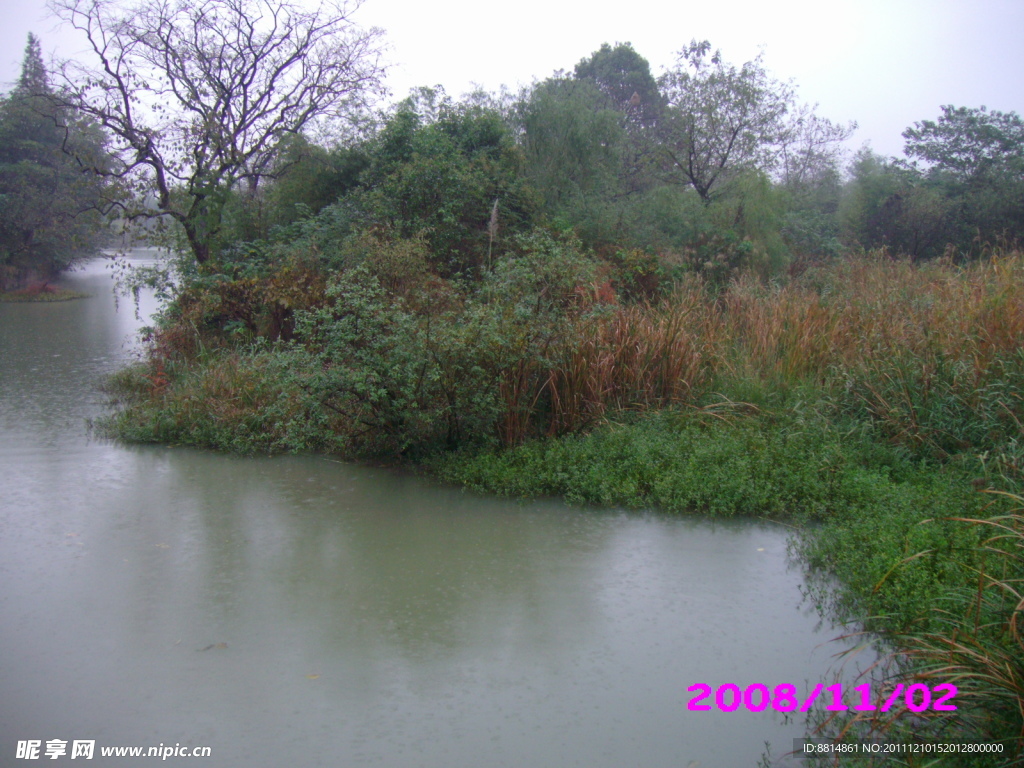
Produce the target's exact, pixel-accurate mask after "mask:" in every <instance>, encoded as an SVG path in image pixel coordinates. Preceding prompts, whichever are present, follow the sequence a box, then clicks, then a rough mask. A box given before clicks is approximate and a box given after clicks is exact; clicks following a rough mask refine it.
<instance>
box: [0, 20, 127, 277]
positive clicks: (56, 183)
mask: <svg viewBox="0 0 1024 768" xmlns="http://www.w3.org/2000/svg"><path fill="white" fill-rule="evenodd" d="M57 102H58V94H57V93H56V92H55V91H54V90H53V89H52V88H51V87H50V84H49V76H48V73H47V71H46V68H45V66H44V64H43V60H42V54H41V51H40V45H39V40H38V39H37V38H36V37H35V36H33V35H31V34H30V35H29V38H28V44H27V46H26V49H25V59H24V61H23V63H22V71H21V77H20V79H19V80H18V83H17V85H16V86H15V88H14V89H13V90H12V91H11V93H9V94H8V95H7V96H6V97H5V98H4V99H3V100H2V101H0V289H2V288H4V287H5V286H7V287H8V288H15V287H18V286H19V285H24V284H27V283H29V282H32V281H35V282H40V283H44V282H45V281H47V280H49V279H51V278H52V277H53V276H54V275H55V274H56V273H57V272H59V271H61V270H63V269H66V268H67V267H69V266H70V265H71V264H72V263H73V262H74V261H75V260H76V259H78V258H81V257H82V256H83V255H85V254H88V253H90V252H91V251H92V250H93V249H94V248H95V247H96V246H97V244H98V243H99V242H100V239H101V228H102V226H103V224H104V221H103V219H102V217H101V216H100V214H99V209H100V208H101V207H102V203H103V200H104V197H105V196H106V194H107V192H108V189H107V185H106V184H104V183H103V182H102V181H101V180H99V179H97V178H95V177H91V176H88V175H85V174H83V173H81V170H80V168H79V167H78V165H77V164H76V163H75V161H74V160H73V158H72V156H71V155H72V153H73V154H78V155H85V154H89V155H90V156H91V157H92V158H93V161H94V162H103V158H104V139H103V136H102V134H101V133H100V132H99V131H98V130H97V129H96V127H95V126H94V125H92V124H90V123H89V122H88V121H87V120H84V119H83V118H82V117H81V115H79V114H77V113H76V112H75V111H73V110H71V109H68V108H64V107H61V106H59V104H58V103H57Z"/></svg>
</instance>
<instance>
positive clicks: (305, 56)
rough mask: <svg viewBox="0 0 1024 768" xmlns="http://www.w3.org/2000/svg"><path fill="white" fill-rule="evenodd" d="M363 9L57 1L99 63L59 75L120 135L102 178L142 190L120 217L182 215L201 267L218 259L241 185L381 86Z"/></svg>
mask: <svg viewBox="0 0 1024 768" xmlns="http://www.w3.org/2000/svg"><path fill="white" fill-rule="evenodd" d="M358 5H359V0H355V1H354V2H351V3H349V2H346V0H338V2H332V3H330V4H322V5H320V6H318V7H316V8H315V9H313V10H305V9H304V8H302V7H299V6H298V5H293V4H290V3H288V2H276V1H275V0H141V2H140V3H138V4H136V5H132V6H125V5H118V4H115V3H114V2H111V1H110V0H51V9H52V10H53V11H54V12H55V13H56V14H57V16H59V17H60V18H61V19H62V20H64V21H65V22H67V23H69V24H70V25H71V26H73V27H74V28H76V29H78V30H81V31H82V32H83V33H84V34H85V36H86V37H87V39H88V41H89V44H90V46H91V48H92V52H93V53H94V54H95V57H96V59H97V60H98V63H96V64H95V65H93V66H87V65H83V64H80V63H77V62H65V63H64V64H63V66H62V68H61V73H62V75H63V79H64V81H65V92H66V93H68V94H69V97H68V98H69V101H70V102H71V106H74V107H75V108H76V109H78V110H80V111H81V112H82V113H83V114H85V115H88V116H90V117H92V118H93V119H94V120H96V122H98V123H99V124H100V125H101V126H103V128H104V129H106V131H107V132H108V133H109V135H110V136H111V137H112V142H111V144H112V146H111V149H112V150H113V152H114V154H115V157H116V158H117V160H118V162H117V163H116V164H115V165H114V166H113V167H110V166H109V165H108V166H107V167H105V168H103V167H97V168H95V170H96V172H97V173H101V174H106V175H114V176H117V177H119V178H121V179H124V180H126V181H127V182H129V183H130V184H131V185H132V186H133V189H134V192H135V195H134V200H135V201H136V203H135V204H134V205H129V204H127V203H124V202H122V203H121V205H122V207H123V208H124V212H123V215H125V216H126V217H128V218H134V219H139V218H146V217H155V216H165V217H170V218H172V219H174V220H176V221H177V222H179V223H180V224H181V226H182V229H183V230H184V233H185V236H186V237H187V239H188V242H189V245H190V247H191V249H192V252H193V253H194V255H195V259H196V261H197V262H198V263H203V262H206V261H207V260H209V259H210V257H211V256H212V255H213V254H214V253H215V252H216V245H217V240H218V233H219V231H220V227H221V220H222V214H223V209H224V205H225V203H226V201H227V196H228V194H229V192H230V191H231V189H232V188H233V187H234V186H235V185H236V184H237V183H238V182H239V181H241V180H248V181H249V183H250V184H255V182H256V180H257V179H258V178H259V176H260V175H263V174H265V173H268V172H269V170H270V168H271V167H272V165H273V163H274V160H275V158H276V156H277V153H278V150H279V147H280V144H281V140H282V139H283V138H284V137H285V136H286V135H288V134H292V133H297V132H299V131H301V130H303V129H304V128H309V127H311V126H312V124H313V123H314V122H315V121H318V120H320V119H322V118H326V117H330V116H342V115H345V114H348V113H351V112H352V111H353V109H354V108H355V107H357V106H358V105H360V104H361V103H362V102H363V100H364V99H366V98H367V97H368V96H369V95H371V94H374V93H377V92H379V91H380V89H381V78H382V75H383V68H382V66H381V64H380V60H379V58H380V38H381V35H382V33H381V32H380V30H376V29H370V30H363V29H361V28H359V27H358V26H356V25H355V24H354V22H353V21H352V19H351V17H352V14H353V12H354V11H355V10H356V9H357V8H358ZM143 195H148V197H149V200H150V201H151V202H150V204H149V205H148V206H146V205H141V204H139V201H141V200H142V198H143ZM153 200H155V208H154V206H153V204H152V201H153Z"/></svg>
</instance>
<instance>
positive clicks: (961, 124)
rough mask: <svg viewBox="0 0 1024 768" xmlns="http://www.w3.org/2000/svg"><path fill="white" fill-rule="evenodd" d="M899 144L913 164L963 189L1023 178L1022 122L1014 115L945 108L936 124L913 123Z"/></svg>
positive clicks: (950, 106) (1023, 135)
mask: <svg viewBox="0 0 1024 768" xmlns="http://www.w3.org/2000/svg"><path fill="white" fill-rule="evenodd" d="M903 138H904V139H906V144H904V148H903V153H904V154H905V155H906V156H907V157H908V158H910V160H911V162H912V163H916V162H917V161H922V162H923V163H924V164H925V165H926V166H927V169H928V171H930V172H931V173H932V174H933V175H936V176H939V175H948V176H949V177H951V178H952V179H954V180H956V181H957V182H959V183H962V184H987V183H990V182H992V181H997V180H1001V179H1003V178H1007V177H1008V178H1009V179H1010V180H1013V181H1019V180H1020V178H1021V176H1022V174H1024V120H1021V118H1020V116H1019V115H1018V114H1017V113H1016V112H1005V113H1004V112H997V111H995V110H992V111H991V112H989V111H988V110H987V109H986V108H985V107H981V108H980V109H969V108H967V107H959V108H956V107H953V106H952V105H947V106H944V107H942V115H941V116H940V117H939V119H938V120H937V121H932V120H922V121H921V122H919V123H914V125H913V127H911V128H907V130H905V131H904V132H903Z"/></svg>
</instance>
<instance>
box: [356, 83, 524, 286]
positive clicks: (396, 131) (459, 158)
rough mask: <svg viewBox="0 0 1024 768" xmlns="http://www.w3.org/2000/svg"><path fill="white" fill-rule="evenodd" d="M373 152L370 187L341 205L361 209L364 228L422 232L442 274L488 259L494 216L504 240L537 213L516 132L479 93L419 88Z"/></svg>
mask: <svg viewBox="0 0 1024 768" xmlns="http://www.w3.org/2000/svg"><path fill="white" fill-rule="evenodd" d="M370 156H371V165H370V167H369V168H368V169H367V171H366V173H365V174H364V177H363V183H364V184H365V189H364V190H362V191H361V193H355V194H353V195H350V196H348V197H347V198H346V199H345V200H343V201H342V203H343V204H345V205H351V206H352V207H354V208H355V209H358V210H360V211H361V218H362V219H363V220H362V222H361V223H362V225H363V226H364V227H375V226H383V227H384V228H385V229H387V230H389V231H390V232H391V233H392V234H393V235H396V236H398V237H400V238H415V237H420V236H422V237H423V238H424V241H425V242H426V243H427V245H428V247H429V250H430V253H431V258H432V260H433V262H434V266H435V268H436V269H438V270H439V271H440V272H441V273H442V274H445V275H453V274H458V273H466V274H469V273H472V272H474V271H476V270H479V269H480V268H481V267H483V266H484V265H485V263H486V262H485V256H486V254H487V253H488V252H489V250H491V248H490V246H491V245H492V244H493V236H494V232H493V227H492V226H491V223H492V222H493V221H494V220H495V219H496V220H497V222H500V228H501V230H502V232H503V233H504V236H503V238H502V239H503V240H504V239H507V236H508V235H510V234H512V233H513V232H516V231H519V230H525V229H526V228H528V226H529V224H530V222H531V221H532V219H533V216H534V209H535V202H534V199H533V197H534V196H533V194H532V192H531V190H529V189H528V188H527V187H526V184H525V180H524V178H523V173H522V166H523V157H522V152H521V151H520V150H519V148H518V147H517V146H516V144H515V137H514V136H513V133H512V130H511V128H510V127H509V125H508V124H507V123H506V122H505V120H504V118H503V117H502V115H501V114H500V113H499V112H497V111H496V110H495V109H493V108H492V107H490V106H486V105H484V106H481V105H480V104H478V103H476V100H475V99H471V100H469V101H462V102H455V101H453V100H451V99H450V98H448V97H447V96H446V95H445V94H444V92H443V91H442V90H433V89H429V88H426V89H420V90H419V91H417V92H416V93H415V94H413V95H412V96H410V97H409V98H408V99H406V100H405V101H403V102H402V103H401V104H399V105H398V107H397V109H396V110H395V112H394V114H392V115H391V116H389V118H388V120H387V122H386V124H385V125H384V127H383V129H382V130H381V131H380V133H379V134H378V135H377V136H376V137H375V139H374V141H373V142H372V144H371V150H370ZM495 201H498V208H497V213H495ZM497 222H495V225H494V226H498V224H497Z"/></svg>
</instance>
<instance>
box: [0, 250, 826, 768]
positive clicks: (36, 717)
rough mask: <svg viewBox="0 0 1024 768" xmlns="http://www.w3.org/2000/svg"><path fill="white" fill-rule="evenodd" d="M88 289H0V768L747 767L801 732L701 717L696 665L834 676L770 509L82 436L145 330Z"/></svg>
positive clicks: (761, 677)
mask: <svg viewBox="0 0 1024 768" xmlns="http://www.w3.org/2000/svg"><path fill="white" fill-rule="evenodd" d="M69 281H70V282H71V283H73V287H74V288H75V289H77V290H85V291H87V292H89V293H91V294H92V298H90V299H88V300H83V301H76V302H67V303H62V304H47V305H41V304H38V305H33V304H18V305H0V436H2V440H0V468H2V469H0V585H2V586H0V601H2V602H0V605H2V608H3V617H4V618H3V622H2V625H0V659H2V661H0V764H9V763H10V762H11V761H12V758H13V756H14V752H15V747H16V743H17V741H18V740H24V739H41V740H44V741H45V740H47V739H65V740H71V739H96V741H97V744H98V745H99V746H103V745H106V746H110V745H157V744H161V743H163V744H175V743H181V744H182V745H186V744H187V745H201V746H210V747H212V749H213V758H212V759H211V760H205V761H204V765H211V766H221V765H223V766H250V765H282V764H284V765H288V764H295V765H302V766H315V765H325V766H339V765H353V766H355V765H359V766H362V765H384V766H406V765H408V766H438V767H439V768H441V767H444V768H452V767H453V766H474V767H476V766H525V765H535V766H570V765H580V766H588V768H589V767H598V766H615V767H616V768H617V767H619V766H626V765H642V766H683V767H685V766H687V765H688V764H690V763H691V761H696V763H695V764H696V765H700V766H746V765H754V764H756V762H757V759H758V757H759V756H760V754H761V752H762V750H763V747H764V742H765V741H766V740H770V741H772V743H773V753H775V754H779V753H783V752H786V751H788V749H789V748H790V746H791V741H790V740H791V739H792V738H793V737H794V736H798V735H801V724H800V723H798V722H794V723H784V722H783V721H782V718H781V716H779V715H776V714H773V713H771V712H765V713H761V714H752V713H745V712H735V713H720V712H689V711H687V709H686V702H687V701H688V699H689V694H687V692H686V688H687V687H688V686H690V685H692V684H694V683H698V682H704V683H709V684H711V685H719V684H723V683H737V684H739V685H741V686H745V685H748V684H751V683H757V682H761V683H765V684H768V685H776V684H780V683H795V684H797V685H798V686H799V687H800V688H801V689H803V688H804V687H805V686H806V684H807V682H808V681H811V682H814V681H816V680H817V679H818V677H819V675H820V674H821V672H822V671H823V670H824V669H825V668H826V667H827V666H828V661H829V654H830V653H832V652H833V651H834V649H833V648H831V647H824V648H821V647H818V646H819V645H820V644H821V643H822V642H824V641H825V640H827V639H828V638H829V637H830V636H831V634H830V633H829V632H827V631H825V632H817V631H816V628H815V624H816V618H815V617H814V616H813V615H811V614H809V613H808V611H806V610H805V609H801V608H800V607H799V602H800V596H799V575H798V574H797V573H795V572H791V571H790V570H788V569H787V564H786V553H785V534H784V532H782V531H781V530H779V529H778V528H776V527H771V526H767V525H763V524H759V523H751V522H737V523H731V524H721V523H720V524H717V525H711V524H710V523H706V522H702V521H689V520H673V519H665V518H660V517H657V516H640V515H634V514H622V513H618V512H615V511H600V510H585V509H577V508H570V507H567V506H565V505H563V504H560V503H556V502H550V501H548V502H539V503H529V504H520V503H514V502H507V501H502V500H495V499H488V498H481V497H477V496H473V495H471V494H467V493H463V492H460V491H458V490H455V489H451V488H444V487H439V486H437V485H435V484H432V483H430V482H428V481H425V480H423V479H422V478H417V477H414V476H410V475H408V474H402V473H397V472H392V471H388V470H382V469H375V468H366V467H357V466H351V465H347V464H342V463H339V462H335V461H331V460H328V459H324V458H321V457H283V458H274V459H268V458H255V459H252V458H249V459H246V458H238V457H232V456H222V455H216V454H210V453H205V452H199V451H193V450H186V449H172V448H163V447H131V446H122V445H117V444H112V443H110V442H107V441H102V440H95V439H90V437H89V435H88V432H87V430H86V428H85V419H86V418H89V417H92V416H95V415H97V414H99V413H101V412H102V411H103V409H104V407H105V405H104V397H103V395H102V394H100V393H99V392H98V390H97V388H96V387H97V383H98V382H99V381H100V380H101V378H102V376H103V374H104V373H105V372H109V371H110V370H112V369H114V368H116V367H117V366H118V365H119V364H121V363H122V362H123V361H124V360H126V359H127V358H128V356H129V355H130V354H131V349H130V345H127V344H126V343H125V342H126V339H129V338H130V335H131V333H132V331H133V329H134V328H135V327H136V326H137V325H138V324H139V323H138V321H137V320H136V318H135V316H134V312H133V308H132V307H131V305H130V302H128V303H126V302H122V304H121V308H120V311H118V312H115V310H114V301H113V298H112V296H111V293H110V273H109V271H108V270H105V268H104V263H103V262H102V261H97V262H94V263H92V264H90V265H89V267H88V268H87V269H86V270H85V271H84V272H81V273H76V274H74V275H72V276H71V277H70V278H69ZM152 309H153V307H152V304H151V303H150V304H148V305H147V304H146V303H145V302H144V304H143V307H142V311H143V314H144V315H145V314H148V313H149V312H151V311H152ZM172 761H173V759H172ZM112 763H116V764H118V765H125V764H130V763H131V761H130V760H127V761H126V760H125V759H123V758H122V759H117V760H113V759H112ZM93 764H95V765H103V760H102V759H101V758H100V757H99V756H98V754H97V757H96V758H95V760H94V763H93Z"/></svg>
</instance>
